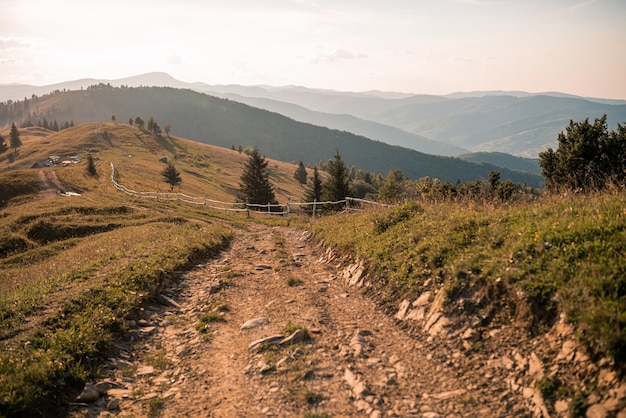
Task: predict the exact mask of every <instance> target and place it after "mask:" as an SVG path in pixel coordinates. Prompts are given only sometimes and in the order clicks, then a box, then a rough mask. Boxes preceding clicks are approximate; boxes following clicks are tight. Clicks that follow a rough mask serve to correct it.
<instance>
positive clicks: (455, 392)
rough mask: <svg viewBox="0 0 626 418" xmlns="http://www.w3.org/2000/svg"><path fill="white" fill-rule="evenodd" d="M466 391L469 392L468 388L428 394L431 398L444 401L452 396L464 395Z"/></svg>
mask: <svg viewBox="0 0 626 418" xmlns="http://www.w3.org/2000/svg"><path fill="white" fill-rule="evenodd" d="M465 392H467V390H466V389H457V390H451V391H449V392H440V393H433V394H430V395H428V397H430V398H435V399H437V400H439V401H443V400H446V399H450V398H454V397H457V396H461V395H463V394H464V393H465Z"/></svg>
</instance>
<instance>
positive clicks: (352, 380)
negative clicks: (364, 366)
mask: <svg viewBox="0 0 626 418" xmlns="http://www.w3.org/2000/svg"><path fill="white" fill-rule="evenodd" d="M343 378H344V380H345V381H346V382H347V383H348V386H350V388H351V389H352V393H354V397H355V398H356V399H361V398H363V397H364V396H365V395H367V387H366V386H365V383H363V382H361V381H360V380H359V378H358V377H357V376H356V375H355V374H354V373H352V371H351V370H350V369H346V370H345V372H344V375H343Z"/></svg>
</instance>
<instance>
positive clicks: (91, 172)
mask: <svg viewBox="0 0 626 418" xmlns="http://www.w3.org/2000/svg"><path fill="white" fill-rule="evenodd" d="M85 171H87V175H88V176H91V177H98V170H97V169H96V162H95V161H94V159H93V156H92V155H91V154H89V156H88V157H87V168H86V169H85Z"/></svg>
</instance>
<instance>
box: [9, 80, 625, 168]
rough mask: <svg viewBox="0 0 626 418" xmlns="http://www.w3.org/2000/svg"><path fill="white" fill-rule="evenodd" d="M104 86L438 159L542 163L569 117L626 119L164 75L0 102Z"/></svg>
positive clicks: (568, 109)
mask: <svg viewBox="0 0 626 418" xmlns="http://www.w3.org/2000/svg"><path fill="white" fill-rule="evenodd" d="M100 82H102V83H110V84H111V85H113V86H122V85H124V86H129V87H134V86H168V87H176V88H189V89H192V90H195V91H199V92H204V93H208V94H212V95H216V96H220V97H229V98H231V99H233V100H238V101H242V102H246V103H249V104H252V105H254V106H257V107H261V108H265V109H267V110H271V111H278V112H284V113H285V114H286V115H287V116H290V117H292V118H294V119H297V120H299V121H302V122H307V123H313V124H319V125H323V126H326V127H329V128H331V129H340V130H349V129H351V130H353V131H354V132H355V133H358V134H359V135H363V136H366V137H368V138H374V139H377V140H380V141H383V142H386V143H389V144H392V145H401V146H404V147H407V148H411V149H416V150H419V151H422V152H427V153H431V154H440V155H460V154H465V153H467V152H468V151H469V152H504V153H508V154H513V155H517V156H524V157H528V158H537V156H538V153H539V152H541V151H543V150H545V149H546V148H547V147H553V148H555V147H556V138H557V135H558V133H559V132H561V131H562V130H564V129H565V126H567V124H568V123H569V121H570V119H571V120H574V121H579V120H583V119H585V118H587V117H588V118H590V119H591V120H593V119H594V118H596V117H600V116H601V115H603V114H605V113H606V114H607V116H608V123H609V125H610V126H609V128H614V127H615V126H616V125H617V123H624V122H626V100H611V99H601V98H583V97H578V96H573V95H569V94H565V93H558V92H546V93H527V92H522V91H479V92H458V93H452V94H449V95H446V96H433V95H419V94H407V93H394V92H379V91H369V92H338V91H333V90H321V89H309V88H305V87H300V86H286V87H272V86H240V85H209V84H206V83H202V82H195V83H187V82H183V81H180V80H176V79H175V78H173V77H171V76H170V75H168V74H166V73H148V74H143V75H138V76H133V77H128V78H122V79H117V80H96V79H84V80H76V81H72V82H67V83H58V84H54V85H50V86H43V87H35V86H19V85H4V86H0V100H8V99H12V100H16V99H23V98H24V97H31V95H32V94H36V95H41V94H45V93H49V92H51V91H54V90H63V89H71V90H76V89H80V88H81V87H82V88H86V87H87V86H88V85H92V84H97V83H100ZM279 102H282V104H281V103H279ZM289 105H291V106H289ZM293 105H296V106H298V107H299V108H295V107H293ZM278 109H280V110H278ZM304 109H307V110H308V112H305V111H304ZM330 115H335V116H332V117H331V116H330ZM337 115H341V117H337ZM383 125H385V126H383ZM401 131H404V132H401Z"/></svg>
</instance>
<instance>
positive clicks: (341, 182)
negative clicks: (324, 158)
mask: <svg viewBox="0 0 626 418" xmlns="http://www.w3.org/2000/svg"><path fill="white" fill-rule="evenodd" d="M327 166H328V168H327V171H328V178H327V179H326V181H325V182H324V184H323V187H322V198H323V199H325V200H329V201H339V200H343V199H345V198H346V197H347V196H349V195H350V178H349V177H348V173H349V172H348V168H347V167H346V164H345V163H344V162H343V160H342V159H341V155H339V150H337V152H336V153H335V157H334V159H332V160H329V161H328V164H327Z"/></svg>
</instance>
